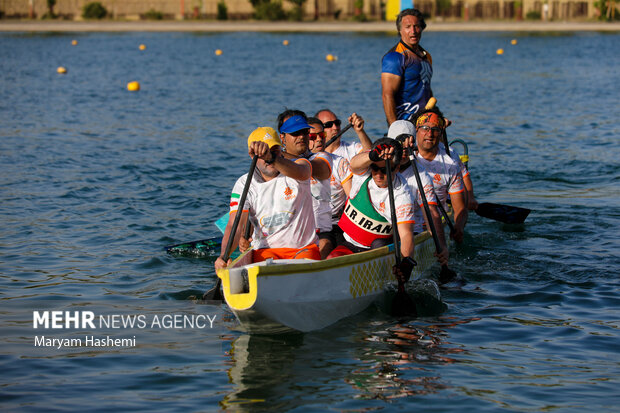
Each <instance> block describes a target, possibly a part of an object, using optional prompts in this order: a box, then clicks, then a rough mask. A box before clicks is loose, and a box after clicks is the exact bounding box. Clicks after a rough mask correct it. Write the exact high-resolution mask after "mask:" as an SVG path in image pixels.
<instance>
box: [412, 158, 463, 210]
mask: <svg viewBox="0 0 620 413" xmlns="http://www.w3.org/2000/svg"><path fill="white" fill-rule="evenodd" d="M416 156H417V160H418V165H422V167H423V168H424V169H425V170H426V171H427V172H428V174H429V176H430V177H431V180H432V182H433V187H434V189H435V193H436V194H437V197H438V198H439V201H441V204H442V206H443V207H444V209H446V210H447V209H448V204H447V200H448V195H449V194H457V193H459V192H463V191H464V190H465V186H464V185H463V175H462V174H461V165H462V164H461V165H459V164H458V163H457V162H456V161H455V160H454V159H452V157H450V156H448V155H447V154H446V152H445V150H443V151H442V150H439V151H438V152H437V155H435V158H433V160H431V161H427V160H426V159H424V158H422V157H421V156H420V154H419V153H418V154H417V155H416Z"/></svg>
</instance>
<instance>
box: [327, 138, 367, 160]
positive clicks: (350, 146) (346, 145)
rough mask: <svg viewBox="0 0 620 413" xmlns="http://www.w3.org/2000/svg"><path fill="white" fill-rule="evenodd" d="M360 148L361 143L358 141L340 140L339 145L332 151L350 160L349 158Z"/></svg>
mask: <svg viewBox="0 0 620 413" xmlns="http://www.w3.org/2000/svg"><path fill="white" fill-rule="evenodd" d="M362 149H363V148H362V144H361V143H359V142H345V141H343V140H341V141H340V146H339V147H338V148H337V149H336V150H335V151H334V152H332V153H333V154H334V155H338V156H341V157H343V158H345V159H346V160H347V161H349V162H351V158H353V157H354V156H355V155H357V154H358V153H360V152H361V151H362Z"/></svg>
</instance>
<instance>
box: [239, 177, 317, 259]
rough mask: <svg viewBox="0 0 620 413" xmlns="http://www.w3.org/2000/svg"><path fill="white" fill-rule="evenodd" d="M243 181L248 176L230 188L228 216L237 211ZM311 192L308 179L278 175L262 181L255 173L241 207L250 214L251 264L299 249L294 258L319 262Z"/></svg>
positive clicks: (243, 184) (241, 178)
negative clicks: (300, 179)
mask: <svg viewBox="0 0 620 413" xmlns="http://www.w3.org/2000/svg"><path fill="white" fill-rule="evenodd" d="M246 180H247V174H245V175H243V176H242V177H240V178H239V179H238V180H237V182H236V183H235V186H234V187H233V191H232V195H231V199H230V212H231V213H232V212H235V211H237V210H238V209H239V198H240V195H239V194H241V193H242V192H243V187H244V186H245V182H246ZM310 191H311V190H310V180H305V181H298V180H296V179H293V178H290V177H287V176H285V175H278V176H277V177H275V178H273V179H271V180H269V181H265V180H264V179H263V177H262V175H261V174H260V172H259V171H256V172H255V173H254V177H253V178H252V182H251V183H250V188H249V191H248V195H247V199H246V203H245V205H244V206H243V211H249V214H250V221H251V223H252V225H253V226H254V235H253V237H252V238H253V240H252V247H254V251H253V261H254V262H257V261H263V260H265V259H266V258H269V257H274V258H281V257H280V256H279V255H278V254H279V251H278V250H282V251H284V252H285V253H288V252H290V251H289V250H297V249H302V250H301V251H299V253H296V254H297V255H296V258H312V259H320V254H319V252H318V245H317V244H318V237H317V235H316V224H315V220H314V212H313V208H312V196H311V192H310ZM272 250H273V251H272ZM272 252H273V254H272ZM284 257H286V255H285V256H284Z"/></svg>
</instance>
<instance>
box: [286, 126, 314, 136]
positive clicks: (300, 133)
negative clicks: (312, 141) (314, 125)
mask: <svg viewBox="0 0 620 413" xmlns="http://www.w3.org/2000/svg"><path fill="white" fill-rule="evenodd" d="M309 131H310V129H307V128H306V129H300V130H298V131H296V132H291V133H289V135H291V136H294V137H298V136H302V135H307V134H308V132H309Z"/></svg>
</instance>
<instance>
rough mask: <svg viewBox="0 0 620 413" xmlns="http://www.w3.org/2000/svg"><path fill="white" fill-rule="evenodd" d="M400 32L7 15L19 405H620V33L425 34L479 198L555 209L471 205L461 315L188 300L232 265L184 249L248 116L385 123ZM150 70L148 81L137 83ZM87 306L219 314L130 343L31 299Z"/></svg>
mask: <svg viewBox="0 0 620 413" xmlns="http://www.w3.org/2000/svg"><path fill="white" fill-rule="evenodd" d="M74 38H75V39H77V40H78V42H79V43H78V45H77V46H71V40H72V39H74ZM285 38H286V39H288V40H289V41H290V45H289V46H283V45H282V41H283V40H284V39H285ZM513 38H517V39H518V44H517V45H516V46H511V45H510V40H511V39H513ZM395 41H396V40H395V38H394V36H393V35H388V34H364V35H362V34H288V35H283V34H255V33H247V34H78V35H59V34H48V35H29V34H11V35H9V34H2V35H0V56H1V58H0V76H1V78H0V79H1V80H0V155H1V156H0V170H1V171H2V172H1V174H0V226H1V228H2V230H1V231H0V303H1V304H0V306H1V308H0V310H1V311H0V312H1V313H2V315H1V316H2V318H3V322H2V327H1V328H2V346H3V350H2V353H1V355H0V365H1V366H2V371H3V373H2V379H1V383H2V386H1V388H0V400H2V405H3V406H5V407H8V408H10V409H11V410H20V409H27V410H41V409H53V410H76V409H78V408H80V409H84V408H87V409H88V410H102V411H109V410H112V409H122V410H126V409H134V410H149V411H187V410H189V411H196V410H217V409H226V410H249V411H257V410H275V411H286V410H297V411H305V410H315V411H322V410H328V409H331V410H337V411H349V410H352V411H360V410H365V409H373V410H375V409H376V410H396V409H399V410H408V411H428V410H436V411H464V410H471V411H497V410H507V411H541V410H546V411H584V410H587V411H614V410H616V409H617V407H616V406H617V405H618V404H619V403H620V393H619V392H618V386H619V385H620V357H619V350H618V349H619V348H620V338H619V330H618V329H619V325H620V315H619V314H620V312H619V310H620V293H619V287H620V282H619V281H618V272H619V269H620V254H619V251H620V249H619V248H620V236H619V235H618V234H619V233H620V225H619V223H620V162H619V161H618V156H619V154H620V144H619V143H618V142H619V137H620V127H619V126H618V119H619V118H620V100H619V98H618V85H620V72H619V71H618V67H620V53H619V52H620V46H619V45H620V35H618V34H599V33H580V34H568V33H547V34H536V35H523V34H521V35H519V36H517V35H515V34H511V33H493V34H490V33H475V34H474V33H467V34H462V33H432V32H429V33H426V34H425V36H424V39H423V42H422V44H423V45H424V46H425V47H426V48H427V49H428V50H429V51H430V52H431V54H432V56H433V61H434V76H433V90H434V93H435V95H436V96H437V97H438V100H439V105H440V107H441V108H442V110H443V111H444V113H445V114H446V115H447V116H448V117H449V118H450V119H451V120H452V121H453V126H451V127H450V128H449V130H448V133H449V136H450V138H457V137H459V138H463V139H465V140H466V141H467V142H469V144H470V148H469V149H470V170H471V173H472V177H473V179H474V182H475V185H476V193H477V197H478V199H479V200H480V201H490V202H500V203H507V204H511V205H519V206H523V207H527V208H531V209H532V210H533V212H532V213H531V215H530V216H529V217H528V219H527V221H526V224H525V225H524V226H522V227H510V226H505V225H502V224H499V223H497V222H493V221H490V220H487V219H484V218H480V217H478V216H475V215H472V216H470V222H469V224H468V227H467V235H466V245H465V246H460V247H457V248H456V249H455V250H454V251H453V253H452V256H453V259H454V264H453V266H454V268H455V269H456V270H457V271H458V272H459V273H460V274H462V275H463V276H464V277H465V278H467V279H468V280H469V283H468V284H467V285H466V286H465V287H464V288H462V289H460V290H448V291H444V300H445V302H446V303H447V304H448V306H449V308H448V311H447V312H446V313H444V314H443V315H442V316H439V317H433V318H424V319H405V320H395V319H392V318H390V317H389V316H387V315H385V314H384V313H382V312H381V311H379V310H378V309H376V308H371V309H369V310H367V311H366V312H364V313H362V314H359V315H358V316H355V317H352V318H349V319H346V320H343V321H341V322H340V323H338V324H336V325H334V326H332V327H330V328H327V329H325V330H322V331H319V332H314V333H309V334H303V335H290V336H289V335H284V336H282V335H280V336H248V335H245V334H243V333H241V332H239V331H238V330H237V324H236V321H235V319H234V317H233V316H231V314H230V313H229V312H228V311H227V310H226V308H225V306H222V307H215V306H212V305H205V304H201V303H197V302H194V301H192V300H191V299H190V298H192V296H194V295H197V294H201V293H202V292H203V291H205V290H206V289H209V288H210V287H211V286H212V285H213V283H214V277H215V275H214V272H213V269H212V264H213V262H212V259H208V258H202V259H199V258H180V257H173V256H168V255H166V254H165V253H164V252H163V250H162V248H163V246H164V245H166V244H170V243H174V242H180V241H186V240H192V239H200V238H208V237H211V236H215V235H217V234H218V231H217V229H216V228H215V226H214V225H213V222H214V221H215V220H216V219H217V218H218V217H219V216H221V215H222V214H223V213H224V212H225V211H226V210H227V203H228V196H229V194H230V190H231V188H232V185H233V183H234V181H235V179H236V178H237V177H238V176H239V175H241V174H243V173H245V171H246V169H247V167H248V166H249V158H248V156H247V152H246V149H245V148H246V146H245V145H246V139H247V135H248V134H249V132H250V131H252V130H253V129H254V128H255V127H256V126H260V125H269V126H273V125H274V123H275V118H276V115H277V114H278V113H279V112H280V111H282V110H283V109H284V108H285V107H290V108H300V109H302V110H305V111H307V112H308V113H313V112H314V111H316V110H317V109H319V108H322V107H326V106H329V107H330V108H332V109H333V110H334V111H335V112H336V113H338V114H339V115H340V116H341V117H345V116H346V115H347V114H350V113H351V112H353V111H355V112H357V113H359V114H361V115H362V116H364V118H365V119H366V124H367V130H368V132H369V134H370V135H371V136H372V137H373V138H375V137H378V136H381V135H383V133H384V132H385V121H384V117H383V112H382V106H381V95H380V84H379V71H380V59H381V57H382V56H383V54H384V53H385V52H386V51H387V50H388V49H389V48H390V47H391V46H392V45H393V44H394V43H395ZM140 44H145V45H146V46H147V49H146V50H145V51H142V52H141V51H139V49H138V46H139V45H140ZM500 47H501V48H504V49H505V53H504V54H503V55H502V56H499V55H497V54H496V53H495V51H496V49H498V48H500ZM215 49H222V50H223V54H222V55H221V56H216V55H215V54H214V50H215ZM327 53H332V54H335V55H336V56H338V61H337V62H332V63H328V62H326V60H325V55H326V54H327ZM58 66H64V67H66V68H67V70H68V73H67V74H65V75H59V74H57V73H56V68H57V67H58ZM134 80H137V81H139V82H140V83H141V86H142V88H141V90H140V92H137V93H130V92H128V91H127V90H126V84H127V83H128V82H130V81H134ZM325 288H329V286H326V287H325ZM76 306H81V307H82V308H86V309H90V310H91V311H94V312H96V313H99V314H102V313H110V312H111V311H118V312H124V313H128V314H138V313H141V314H145V315H146V316H148V317H150V318H152V317H153V316H154V315H157V314H162V313H164V312H166V311H169V312H172V313H187V314H195V313H209V314H213V315H217V322H216V327H215V328H213V329H191V328H190V329H175V330H170V329H161V330H157V329H144V330H138V331H135V330H134V331H133V332H132V333H131V335H134V334H135V335H136V337H137V340H138V345H137V346H135V347H131V348H121V349H118V348H101V349H90V350H88V351H86V350H80V349H64V348H63V349H53V348H52V349H41V348H35V347H34V345H33V337H34V335H35V334H36V332H35V331H34V330H33V329H32V324H31V323H32V312H33V311H34V310H46V309H47V310H66V309H74V308H75V307H76ZM111 309H114V310H111ZM77 333H79V332H77ZM77 333H76V334H77ZM67 334H68V333H67ZM56 335H61V334H60V333H59V334H56Z"/></svg>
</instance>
